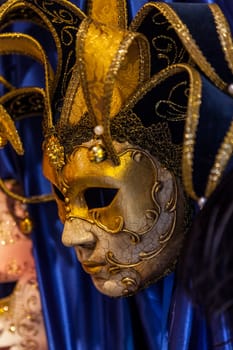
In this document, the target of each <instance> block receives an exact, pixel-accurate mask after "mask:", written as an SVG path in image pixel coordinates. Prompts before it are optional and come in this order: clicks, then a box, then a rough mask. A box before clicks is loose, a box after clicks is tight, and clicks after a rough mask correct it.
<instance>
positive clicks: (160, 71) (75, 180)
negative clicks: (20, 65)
mask: <svg viewBox="0 0 233 350" xmlns="http://www.w3.org/2000/svg"><path fill="white" fill-rule="evenodd" d="M16 2H17V1H16ZM16 2H15V0H9V1H8V5H7V6H5V7H4V8H3V10H2V19H3V26H4V25H5V24H4V22H6V23H10V21H11V18H12V14H13V18H18V17H19V18H20V19H26V20H27V19H28V18H29V17H30V16H31V14H32V13H33V15H34V17H33V21H35V23H37V25H40V26H41V25H42V26H43V27H46V28H47V29H48V32H49V33H51V35H52V37H53V39H54V42H55V45H56V48H57V54H58V55H57V57H58V64H57V68H56V71H55V73H54V72H53V69H52V67H51V65H50V64H49V61H48V59H47V56H46V55H45V53H44V51H43V49H42V47H41V46H40V45H39V43H38V42H37V41H36V40H35V39H34V38H31V37H28V36H27V37H25V36H24V35H23V34H17V35H15V33H13V34H12V35H8V36H7V37H6V36H4V34H2V35H1V43H2V46H1V47H2V48H3V49H2V51H1V47H0V53H2V54H5V53H6V51H7V53H9V52H10V53H12V52H13V53H15V52H17V53H20V54H25V55H27V56H30V57H32V58H36V59H37V61H39V62H40V63H41V64H42V65H43V66H44V71H45V88H44V89H36V88H33V87H30V88H28V89H24V90H23V91H20V90H16V92H15V91H13V92H12V93H9V94H8V95H7V96H6V97H4V99H2V102H1V101H0V102H1V103H2V104H3V107H4V108H2V109H3V112H4V116H5V117H4V119H3V121H7V120H8V119H10V116H11V117H12V115H13V117H14V119H15V120H17V118H20V117H21V115H20V112H18V111H23V112H22V113H24V117H25V114H27V115H28V116H30V115H31V114H33V113H38V111H39V112H40V113H41V112H43V113H44V120H43V126H44V128H43V131H44V143H43V154H44V159H43V170H44V174H45V176H46V178H48V179H49V181H50V182H51V183H52V185H53V189H54V194H55V197H56V201H57V204H58V210H59V215H60V218H61V220H62V221H63V223H64V232H63V242H64V244H66V245H69V246H74V247H75V250H76V252H77V256H78V259H79V260H80V261H81V263H82V265H83V267H84V269H85V271H87V272H88V273H90V274H91V276H92V279H93V282H94V284H95V285H96V287H97V288H98V289H99V290H100V291H101V292H103V293H105V294H107V295H109V296H121V295H128V294H131V293H135V292H136V291H138V290H139V289H141V288H143V287H144V286H146V285H147V284H148V283H149V282H151V281H153V280H157V279H158V278H160V277H162V276H164V275H166V274H167V273H168V272H170V271H171V269H172V268H173V266H174V264H175V262H176V260H177V256H178V255H179V251H180V247H181V243H182V240H183V237H184V235H185V231H186V228H187V226H188V224H189V222H188V221H189V220H188V217H189V201H188V200H187V197H186V196H185V195H184V193H183V189H182V186H184V187H185V191H186V194H188V196H189V197H191V198H192V199H194V200H195V201H197V202H199V199H200V198H199V197H201V196H200V195H197V194H196V193H195V191H194V181H193V170H195V169H194V168H195V164H194V158H195V151H196V150H195V149H194V148H195V144H196V135H197V133H198V123H199V119H200V116H201V114H204V115H211V114H212V112H213V111H212V110H210V109H209V106H210V104H209V103H208V101H207V100H208V99H204V98H203V96H208V86H209V85H208V84H209V81H210V82H211V83H212V84H213V86H216V87H217V88H218V89H222V90H224V89H225V90H226V88H227V85H226V82H224V81H223V80H222V78H221V76H218V74H216V69H215V68H216V67H215V68H212V66H211V64H209V62H208V60H209V61H210V62H212V58H213V57H212V54H211V52H208V51H209V50H205V49H204V48H205V46H206V45H203V43H202V45H201V46H200V47H201V48H202V49H200V47H199V46H198V45H197V44H196V38H195V37H192V31H189V29H188V27H187V24H186V20H184V18H183V17H182V16H180V14H179V7H178V10H177V11H176V7H173V5H172V6H170V5H168V4H165V3H160V2H151V3H148V4H146V5H145V6H144V7H143V8H142V9H141V10H140V11H139V13H138V15H137V16H136V17H135V19H134V20H133V22H132V23H131V25H130V26H129V27H128V26H127V11H126V9H127V3H126V1H124V0H122V1H116V0H108V1H105V2H104V6H103V0H90V1H88V6H87V9H88V14H87V15H86V14H84V13H83V12H82V11H80V10H79V9H78V8H77V7H75V6H73V5H72V6H71V4H69V2H67V1H62V0H59V1H58V0H53V1H52V2H50V1H49V2H48V1H42V2H41V4H39V3H38V1H36V0H30V1H29V0H25V1H24V3H23V5H22V4H19V8H20V9H22V11H18V9H19V8H18V7H17V5H16ZM22 6H23V7H22ZM206 9H207V11H208V12H209V11H212V12H213V14H214V17H215V22H216V23H217V22H218V21H219V19H220V18H221V11H220V10H219V9H218V8H216V9H215V8H213V7H212V6H210V8H209V7H207V8H206ZM181 12H182V11H181ZM189 18H190V16H188V18H186V19H187V20H188V19H189ZM223 23H224V21H221V26H220V25H218V34H219V33H221V35H220V37H221V39H220V42H221V43H220V44H221V45H223V46H224V45H225V44H224V43H225V38H226V37H227V36H226V33H228V30H227V28H226V27H225V24H223ZM220 27H221V28H222V29H221V28H220ZM191 28H193V25H191V26H190V29H191ZM164 33H165V34H166V35H165V34H164ZM215 34H216V33H215ZM217 36H219V35H217ZM6 43H7V45H6ZM16 43H17V47H16V48H15V46H16V45H15V44H16ZM218 44H219V43H218ZM6 46H7V49H6ZM202 50H203V51H205V52H202ZM224 51H225V52H226V60H227V61H228V62H230V59H229V57H230V53H229V51H228V50H227V49H226V48H225V46H224ZM31 52H33V54H31ZM209 55H210V56H211V57H209ZM206 57H208V59H207V58H206ZM212 64H213V62H212ZM197 67H198V69H196V68H197ZM218 68H219V67H218ZM200 72H202V73H200ZM224 74H225V73H224ZM206 77H207V78H208V79H206ZM31 96H33V97H36V99H37V101H38V100H39V101H42V102H41V104H39V103H36V104H33V103H32V102H31V101H32V99H31ZM15 102H17V106H21V108H18V107H17V111H15V108H13V107H14V103H15ZM203 104H204V105H203ZM200 106H201V107H202V108H200ZM203 106H204V107H203ZM24 107H25V108H24ZM205 107H206V108H207V111H208V113H206V112H203V111H205ZM211 108H212V107H211ZM8 113H9V114H10V116H9V115H8ZM17 113H19V114H17ZM8 124H9V122H8ZM8 129H9V128H8ZM0 131H1V130H0ZM6 131H7V130H6ZM1 134H2V136H4V135H5V133H4V132H2V133H0V136H1ZM11 135H12V134H11V133H10V134H9V135H8V140H9V141H10V142H11V143H12V145H13V146H14V144H13V141H14V140H15V138H14V137H11V139H10V136H11ZM16 146H17V145H15V148H16ZM227 146H228V145H227ZM18 148H19V147H18ZM224 149H225V148H224V147H223V149H222V150H223V151H222V152H221V154H222V155H224V161H223V162H221V164H223V165H221V166H222V167H223V168H224V167H225V164H227V160H228V158H229V157H230V154H231V147H230V148H226V149H229V150H230V151H229V152H228V151H227V152H225V150H224ZM20 151H21V150H20V149H18V152H20ZM224 152H225V153H224ZM217 160H218V156H217ZM218 166H219V163H218V162H217V163H216V169H215V168H214V171H213V172H212V173H211V174H212V175H211V176H210V181H209V186H208V189H207V191H206V193H205V195H204V197H208V196H209V195H210V193H211V192H212V191H213V189H214V188H215V186H216V184H217V183H218V181H219V177H220V175H217V176H215V174H221V171H220V172H219V171H218ZM201 199H202V197H201Z"/></svg>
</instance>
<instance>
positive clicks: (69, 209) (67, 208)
mask: <svg viewBox="0 0 233 350" xmlns="http://www.w3.org/2000/svg"><path fill="white" fill-rule="evenodd" d="M65 211H66V212H67V213H69V212H70V211H71V208H70V206H69V205H66V206H65Z"/></svg>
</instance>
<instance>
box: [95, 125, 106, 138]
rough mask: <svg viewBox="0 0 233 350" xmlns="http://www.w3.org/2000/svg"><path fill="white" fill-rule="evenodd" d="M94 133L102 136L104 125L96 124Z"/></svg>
mask: <svg viewBox="0 0 233 350" xmlns="http://www.w3.org/2000/svg"><path fill="white" fill-rule="evenodd" d="M94 133H95V134H96V135H97V136H100V135H102V134H103V133H104V127H103V125H96V126H95V128H94Z"/></svg>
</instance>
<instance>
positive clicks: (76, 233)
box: [62, 218, 96, 248]
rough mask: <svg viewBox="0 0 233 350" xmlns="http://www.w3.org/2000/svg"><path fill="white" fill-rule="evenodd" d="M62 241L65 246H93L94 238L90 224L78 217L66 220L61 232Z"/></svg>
mask: <svg viewBox="0 0 233 350" xmlns="http://www.w3.org/2000/svg"><path fill="white" fill-rule="evenodd" d="M62 243H63V244H64V245H65V246H67V247H72V246H81V247H87V248H88V247H94V246H95V243H96V238H95V236H94V235H93V234H92V232H91V224H90V223H88V222H86V221H84V220H81V219H78V218H72V219H71V220H66V221H65V224H64V229H63V233H62Z"/></svg>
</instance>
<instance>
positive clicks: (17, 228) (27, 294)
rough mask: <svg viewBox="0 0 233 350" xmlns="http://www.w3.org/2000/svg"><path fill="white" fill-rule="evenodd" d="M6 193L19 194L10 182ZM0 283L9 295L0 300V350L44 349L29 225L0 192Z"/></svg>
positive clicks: (18, 205) (23, 212)
mask: <svg viewBox="0 0 233 350" xmlns="http://www.w3.org/2000/svg"><path fill="white" fill-rule="evenodd" d="M5 185H6V186H7V188H8V190H13V191H14V192H15V193H19V186H18V185H17V184H16V183H15V182H14V181H7V182H5ZM0 207H1V214H0V256H1V259H0V283H1V286H2V287H4V286H5V285H6V283H13V284H14V287H13V292H11V293H10V294H9V295H7V296H6V297H5V298H2V299H0V349H8V350H21V349H29V348H30V349H38V350H39V349H40V350H45V349H47V343H46V335H45V329H44V322H43V316H42V311H41V302H40V294H39V289H38V283H37V276H36V271H35V263H34V259H33V256H32V241H31V239H30V238H29V236H28V234H29V233H30V232H31V229H32V226H31V221H30V219H29V217H28V213H27V210H26V208H25V206H24V205H23V204H22V203H20V202H19V201H16V200H14V199H12V198H10V197H8V196H7V195H6V194H5V193H3V192H2V191H0Z"/></svg>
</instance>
